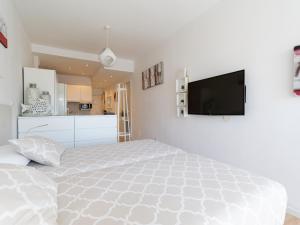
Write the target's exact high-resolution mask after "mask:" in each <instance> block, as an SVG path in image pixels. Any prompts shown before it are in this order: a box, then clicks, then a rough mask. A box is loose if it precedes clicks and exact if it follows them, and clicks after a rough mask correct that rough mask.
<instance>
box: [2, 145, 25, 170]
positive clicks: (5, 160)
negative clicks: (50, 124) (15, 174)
mask: <svg viewBox="0 0 300 225" xmlns="http://www.w3.org/2000/svg"><path fill="white" fill-rule="evenodd" d="M16 149H17V147H16V146H14V145H3V146H0V164H13V165H20V166H26V165H27V164H28V163H29V161H30V160H29V159H27V158H26V157H24V156H23V155H21V154H20V153H18V152H17V151H16Z"/></svg>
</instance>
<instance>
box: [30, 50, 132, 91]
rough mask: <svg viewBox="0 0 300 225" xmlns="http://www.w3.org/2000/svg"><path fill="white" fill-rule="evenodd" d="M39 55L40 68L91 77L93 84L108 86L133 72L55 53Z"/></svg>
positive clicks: (128, 78) (128, 77)
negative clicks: (112, 68)
mask: <svg viewBox="0 0 300 225" xmlns="http://www.w3.org/2000/svg"><path fill="white" fill-rule="evenodd" d="M35 55H37V56H38V57H39V60H40V68H43V69H52V70H56V73H57V74H62V75H76V76H84V77H89V78H90V79H92V80H93V85H94V86H95V87H98V88H107V87H111V86H112V85H115V84H117V83H121V82H124V81H128V80H130V76H131V75H132V73H127V72H121V71H113V70H106V69H104V68H103V66H102V65H101V64H100V63H98V62H91V61H84V60H78V59H71V58H65V57H59V56H53V55H45V54H35Z"/></svg>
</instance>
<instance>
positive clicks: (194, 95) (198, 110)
mask: <svg viewBox="0 0 300 225" xmlns="http://www.w3.org/2000/svg"><path fill="white" fill-rule="evenodd" d="M245 102H246V86H245V71H244V70H240V71H237V72H233V73H228V74H224V75H220V76H216V77H211V78H208V79H204V80H199V81H195V82H190V83H189V84H188V114H194V115H245Z"/></svg>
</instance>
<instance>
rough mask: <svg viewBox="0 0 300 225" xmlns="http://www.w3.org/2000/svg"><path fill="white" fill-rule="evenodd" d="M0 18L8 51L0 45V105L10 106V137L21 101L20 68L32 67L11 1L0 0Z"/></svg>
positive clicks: (23, 32) (14, 132)
mask: <svg viewBox="0 0 300 225" xmlns="http://www.w3.org/2000/svg"><path fill="white" fill-rule="evenodd" d="M0 17H2V18H3V19H4V20H5V22H6V25H7V30H8V49H5V48H4V47H3V46H2V45H1V44H0V104H12V105H13V107H12V114H13V117H12V118H13V121H12V126H13V129H12V132H13V133H12V136H16V121H17V119H16V117H17V115H18V114H19V106H20V103H21V99H22V67H23V66H31V65H32V60H33V59H32V54H31V48H30V42H29V39H28V37H27V35H26V33H25V31H24V29H23V26H22V23H21V21H20V18H19V17H18V14H17V11H16V9H15V7H14V5H13V1H11V0H0Z"/></svg>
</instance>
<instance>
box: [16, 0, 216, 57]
mask: <svg viewBox="0 0 300 225" xmlns="http://www.w3.org/2000/svg"><path fill="white" fill-rule="evenodd" d="M14 1H15V4H16V7H17V9H18V11H19V14H20V16H21V18H22V21H23V23H24V26H25V29H26V32H27V33H28V35H29V37H30V39H31V41H32V42H33V43H36V44H43V45H48V46H53V47H58V48H66V49H72V50H79V51H85V52H90V53H99V52H100V50H101V49H103V48H104V45H105V32H104V29H103V27H104V26H105V25H106V24H109V25H111V27H112V36H111V41H110V47H111V48H112V49H113V50H114V52H115V53H116V54H117V55H118V56H119V57H122V58H127V59H133V60H134V59H136V58H138V57H139V56H141V55H142V54H144V53H146V52H147V51H149V50H150V49H152V48H155V47H157V46H159V45H160V44H161V43H162V42H163V41H166V40H167V39H168V38H170V37H171V36H172V35H173V34H174V33H175V32H176V31H177V30H178V29H180V28H181V27H183V26H184V25H185V24H187V23H188V22H190V21H192V20H193V19H195V18H197V17H198V16H199V15H200V14H201V13H203V12H204V11H206V10H207V9H208V8H210V7H212V6H213V5H214V4H215V3H217V2H218V1H220V0H163V1H162V0H39V1H36V0H26V1H24V0H14Z"/></svg>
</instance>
